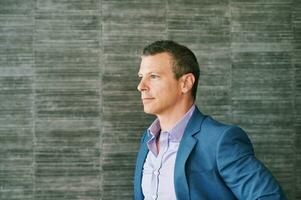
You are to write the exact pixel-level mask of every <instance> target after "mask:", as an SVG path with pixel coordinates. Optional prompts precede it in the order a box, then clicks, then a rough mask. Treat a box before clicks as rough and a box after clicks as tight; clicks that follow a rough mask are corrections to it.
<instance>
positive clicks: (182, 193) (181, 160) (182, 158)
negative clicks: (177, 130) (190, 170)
mask: <svg viewBox="0 0 301 200" xmlns="http://www.w3.org/2000/svg"><path fill="white" fill-rule="evenodd" d="M204 119H205V116H204V115H203V114H202V113H201V112H200V111H199V109H198V108H197V107H196V108H195V110H194V113H193V115H192V116H191V118H190V120H189V122H188V124H187V127H186V129H185V132H184V135H183V137H182V140H181V142H180V145H179V149H178V153H177V157H176V163H175V171H174V184H175V191H176V195H177V198H178V199H190V195H189V188H188V184H187V180H186V176H185V174H186V173H185V164H186V161H187V159H188V157H189V154H190V153H191V151H192V149H193V148H194V146H195V145H196V143H197V139H195V138H194V137H193V135H195V134H196V133H198V132H200V130H201V125H202V122H203V120H204Z"/></svg>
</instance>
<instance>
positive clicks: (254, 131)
mask: <svg viewBox="0 0 301 200" xmlns="http://www.w3.org/2000/svg"><path fill="white" fill-rule="evenodd" d="M291 7H292V4H291V2H290V1H279V0H277V1H269V2H264V1H248V2H246V1H243V2H242V1H239V0H233V1H232V2H231V50H232V95H231V96H232V108H233V120H234V123H237V124H239V125H241V126H242V127H243V128H245V130H246V131H247V132H248V134H249V136H250V137H251V139H252V141H253V143H254V147H255V152H256V155H257V157H258V158H259V159H261V160H262V161H263V162H264V163H265V164H266V165H267V166H268V167H269V168H270V169H271V171H272V172H273V173H274V175H276V177H277V178H278V180H279V181H280V182H281V183H282V184H283V186H284V189H285V190H286V191H287V195H288V197H291V195H292V194H293V188H294V187H293V186H294V185H293V184H292V183H293V178H294V157H293V156H287V155H288V154H290V155H292V154H293V153H294V150H293V149H294V147H293V141H294V133H295V130H294V126H293V115H292V113H293V81H294V71H293V67H292V63H291V52H292V40H293V33H292V27H291V26H292V25H291ZM275 13H277V15H276V14H275ZM275 155H277V156H275Z"/></svg>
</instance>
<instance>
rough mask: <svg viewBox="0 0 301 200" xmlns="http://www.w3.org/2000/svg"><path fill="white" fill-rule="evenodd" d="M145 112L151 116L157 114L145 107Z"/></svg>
mask: <svg viewBox="0 0 301 200" xmlns="http://www.w3.org/2000/svg"><path fill="white" fill-rule="evenodd" d="M143 110H144V112H145V113H146V114H150V115H154V114H155V113H154V110H153V109H150V108H146V107H145V106H144V109H143Z"/></svg>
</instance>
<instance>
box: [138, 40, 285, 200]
mask: <svg viewBox="0 0 301 200" xmlns="http://www.w3.org/2000/svg"><path fill="white" fill-rule="evenodd" d="M199 73H200V72H199V65H198V62H197V59H196V57H195V55H194V54H193V53H192V52H191V50H189V49H188V48H187V47H185V46H182V45H179V44H177V43H175V42H173V41H156V42H154V43H152V44H150V45H148V46H146V47H145V48H144V50H143V55H142V61H141V65H140V70H139V72H138V76H139V77H140V83H139V85H138V90H139V91H140V92H141V99H142V102H143V106H144V111H145V112H146V113H148V114H152V115H156V116H157V119H156V120H155V121H154V122H153V123H152V125H151V126H150V127H149V128H148V129H147V131H145V133H144V135H143V137H142V139H141V147H140V150H139V153H138V156H137V163H136V170H135V181H134V188H135V189H134V192H135V199H136V200H140V199H147V200H150V199H159V200H173V199H178V200H186V199H187V200H188V199H192V200H202V199H203V200H211V199H212V200H220V199H223V200H230V199H243V200H249V199H270V200H278V199H286V198H285V196H284V194H283V192H282V190H281V188H280V186H279V184H278V183H277V181H276V180H275V178H274V177H273V176H272V174H271V173H270V172H269V171H268V169H267V168H265V166H264V165H263V164H262V163H261V162H260V161H258V160H257V159H256V158H255V156H254V152H253V147H252V144H251V142H250V140H249V138H248V137H247V135H246V134H245V132H244V131H243V130H242V129H240V128H239V127H236V126H232V125H225V124H222V123H220V122H217V121H215V120H214V119H212V118H211V117H209V116H205V115H203V114H202V113H201V112H200V111H199V110H198V108H197V107H196V106H195V105H194V101H195V98H196V91H197V85H198V78H199Z"/></svg>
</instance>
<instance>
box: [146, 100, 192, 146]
mask: <svg viewBox="0 0 301 200" xmlns="http://www.w3.org/2000/svg"><path fill="white" fill-rule="evenodd" d="M194 110H195V105H194V104H193V105H192V106H191V108H190V109H189V110H188V111H187V112H186V114H185V115H184V116H183V117H182V118H181V119H180V120H179V121H178V122H177V123H176V124H175V126H173V127H172V128H171V129H170V130H168V131H165V132H168V133H169V137H170V138H169V139H170V141H173V142H179V141H180V140H181V138H182V136H183V134H184V130H185V128H186V126H187V124H188V121H189V119H190V117H191V115H192V114H193V111H194ZM160 131H161V126H160V121H159V119H158V118H157V119H156V120H155V121H154V122H153V123H152V124H151V125H150V127H149V128H148V129H147V132H148V134H149V136H150V137H151V139H150V140H152V139H154V138H156V137H157V136H158V135H159V133H160Z"/></svg>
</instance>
